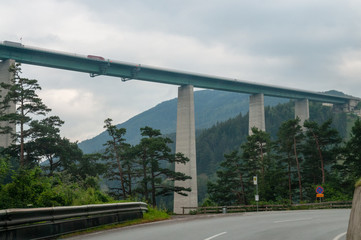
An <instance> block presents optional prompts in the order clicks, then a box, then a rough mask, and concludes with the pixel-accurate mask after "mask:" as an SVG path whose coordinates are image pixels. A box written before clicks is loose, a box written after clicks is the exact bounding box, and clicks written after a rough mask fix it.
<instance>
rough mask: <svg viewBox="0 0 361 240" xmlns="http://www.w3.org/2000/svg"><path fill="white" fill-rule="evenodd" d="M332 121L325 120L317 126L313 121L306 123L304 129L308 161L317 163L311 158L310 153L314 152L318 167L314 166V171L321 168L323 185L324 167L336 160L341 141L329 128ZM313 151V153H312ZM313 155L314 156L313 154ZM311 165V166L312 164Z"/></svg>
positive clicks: (335, 131) (323, 182)
mask: <svg viewBox="0 0 361 240" xmlns="http://www.w3.org/2000/svg"><path fill="white" fill-rule="evenodd" d="M331 124H332V119H329V120H327V121H326V122H324V123H323V124H321V125H319V124H318V123H317V122H314V121H306V122H305V123H304V127H305V128H306V137H307V139H306V143H305V145H306V146H305V147H306V149H308V158H307V160H308V161H312V163H314V162H317V161H314V160H315V159H314V158H312V152H316V153H317V154H316V155H317V157H318V160H319V163H320V165H315V164H314V169H319V166H320V167H321V183H322V184H325V182H326V180H325V178H326V177H325V176H326V175H325V167H326V165H329V164H331V163H334V162H335V160H336V153H337V152H335V150H337V146H338V144H340V143H341V141H342V139H341V137H340V136H339V134H338V132H337V130H335V129H333V128H331ZM312 150H313V151H312ZM313 155H315V154H313ZM312 163H311V164H312Z"/></svg>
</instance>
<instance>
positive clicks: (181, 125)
mask: <svg viewBox="0 0 361 240" xmlns="http://www.w3.org/2000/svg"><path fill="white" fill-rule="evenodd" d="M176 152H181V153H183V154H184V155H185V156H186V157H188V158H189V160H190V161H189V162H188V163H187V164H176V165H175V170H176V171H177V172H182V173H184V174H186V175H188V176H191V177H192V179H189V180H186V181H176V182H175V183H174V185H175V186H180V187H186V188H191V189H192V191H191V192H187V194H188V196H182V195H180V194H178V193H174V209H173V211H174V212H175V213H178V214H182V213H183V209H182V207H197V206H198V191H197V162H196V136H195V122H194V94H193V86H192V85H184V86H181V87H179V88H178V109H177V133H176ZM188 212H189V210H188V211H185V213H188Z"/></svg>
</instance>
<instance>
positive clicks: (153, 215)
mask: <svg viewBox="0 0 361 240" xmlns="http://www.w3.org/2000/svg"><path fill="white" fill-rule="evenodd" d="M169 218H170V216H169V215H168V213H167V212H166V210H161V209H157V208H153V207H148V212H146V213H144V214H143V218H139V219H134V220H129V221H126V222H122V223H115V224H108V225H102V226H98V227H94V228H89V229H86V230H82V231H79V232H75V233H70V234H66V235H62V236H60V237H59V238H58V239H63V238H70V237H76V236H80V235H83V234H88V233H93V232H99V231H105V230H109V229H114V228H122V227H128V226H133V225H138V224H144V223H150V222H157V221H163V220H167V219H169Z"/></svg>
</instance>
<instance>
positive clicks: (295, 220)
mask: <svg viewBox="0 0 361 240" xmlns="http://www.w3.org/2000/svg"><path fill="white" fill-rule="evenodd" d="M311 219H313V218H299V219H288V220H282V221H273V223H284V222H298V221H306V220H311Z"/></svg>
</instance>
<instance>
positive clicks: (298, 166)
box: [293, 137, 302, 202]
mask: <svg viewBox="0 0 361 240" xmlns="http://www.w3.org/2000/svg"><path fill="white" fill-rule="evenodd" d="M293 151H294V154H295V159H296V164H297V175H298V186H299V188H300V202H301V201H302V181H301V171H300V163H299V161H298V156H297V149H296V137H294V138H293Z"/></svg>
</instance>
